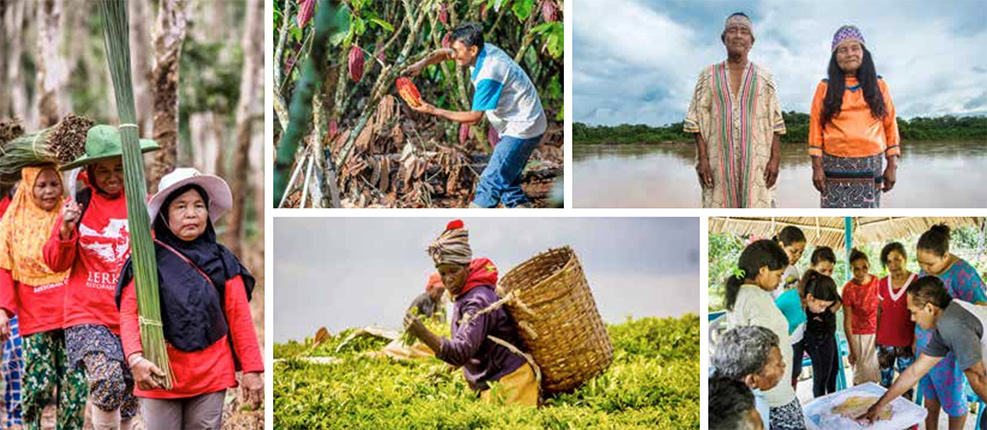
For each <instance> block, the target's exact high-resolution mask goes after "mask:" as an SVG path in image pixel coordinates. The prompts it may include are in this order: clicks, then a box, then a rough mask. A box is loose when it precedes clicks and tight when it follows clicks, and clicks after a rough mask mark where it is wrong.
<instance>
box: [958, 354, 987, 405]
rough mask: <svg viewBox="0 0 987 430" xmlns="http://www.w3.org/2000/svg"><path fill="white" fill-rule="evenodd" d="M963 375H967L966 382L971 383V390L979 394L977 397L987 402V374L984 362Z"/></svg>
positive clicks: (967, 370) (965, 371)
mask: <svg viewBox="0 0 987 430" xmlns="http://www.w3.org/2000/svg"><path fill="white" fill-rule="evenodd" d="M963 374H964V375H966V380H967V381H969V382H970V388H973V392H974V393H977V397H980V400H983V401H987V374H985V371H984V362H983V360H981V361H980V362H979V363H977V364H975V365H973V367H971V368H969V369H966V370H964V371H963Z"/></svg>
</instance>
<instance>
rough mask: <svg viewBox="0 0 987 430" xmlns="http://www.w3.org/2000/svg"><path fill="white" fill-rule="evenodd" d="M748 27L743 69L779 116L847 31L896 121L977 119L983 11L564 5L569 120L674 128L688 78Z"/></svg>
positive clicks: (623, 0) (975, 2)
mask: <svg viewBox="0 0 987 430" xmlns="http://www.w3.org/2000/svg"><path fill="white" fill-rule="evenodd" d="M737 11H742V12H745V13H747V14H748V15H750V16H751V18H752V19H753V22H754V35H755V37H756V41H755V43H754V47H753V49H752V51H751V55H750V57H751V60H753V61H754V62H756V63H757V64H759V65H761V66H764V67H766V68H767V69H768V70H769V71H770V72H771V73H772V74H773V75H774V79H775V83H776V85H777V87H778V89H779V95H778V96H779V100H780V102H781V106H782V109H783V110H785V111H790V110H796V111H799V112H806V113H808V111H809V106H810V104H811V103H812V95H813V93H814V91H815V88H816V85H817V84H818V82H819V81H820V80H821V79H822V78H825V77H826V67H827V65H828V62H829V57H830V52H831V51H830V44H831V42H832V39H833V33H835V32H836V29H838V28H839V27H840V26H841V25H844V24H852V25H856V26H858V27H859V28H860V29H861V31H862V32H863V33H864V37H865V38H866V40H867V48H868V49H869V50H870V51H871V53H872V54H873V55H874V59H875V65H876V67H877V73H878V74H880V75H882V76H883V77H884V79H885V80H886V81H887V83H888V86H889V88H890V91H891V95H892V98H893V100H894V103H895V107H896V108H897V112H898V115H899V116H900V117H903V118H912V117H915V116H939V115H945V114H954V115H964V114H981V115H983V114H987V1H984V0H937V1H927V0H893V1H892V0H874V1H840V0H823V1H790V0H785V1H781V0H762V1H757V0H745V1H729V2H727V1H720V0H712V1H703V0H575V1H574V2H573V12H572V19H573V24H574V26H573V30H572V31H573V43H572V47H571V49H572V55H573V75H574V78H573V86H572V88H573V96H574V97H573V103H572V104H573V108H572V109H573V119H574V120H575V121H577V122H584V123H589V124H610V125H615V124H622V123H628V124H650V125H665V124H669V123H673V122H679V121H682V118H683V117H684V115H685V110H686V108H687V107H688V104H689V99H690V98H691V96H692V92H693V90H694V88H695V84H696V77H697V76H698V75H699V72H700V71H701V70H702V69H703V68H704V67H707V66H709V65H710V64H713V63H716V62H720V61H722V60H723V59H725V58H726V50H725V48H724V47H723V44H722V42H720V33H721V32H722V31H723V22H724V20H725V19H726V17H727V16H729V15H730V14H731V13H733V12H737Z"/></svg>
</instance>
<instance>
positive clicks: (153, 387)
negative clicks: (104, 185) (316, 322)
mask: <svg viewBox="0 0 987 430" xmlns="http://www.w3.org/2000/svg"><path fill="white" fill-rule="evenodd" d="M158 189H159V191H158V193H157V194H155V195H153V196H152V197H151V198H150V201H149V202H148V204H147V206H148V215H149V216H150V219H151V223H152V227H153V230H154V236H155V256H156V259H157V265H158V280H159V281H158V282H159V294H160V301H161V314H162V323H163V329H164V337H165V340H166V341H167V348H168V358H169V361H170V362H171V370H172V372H173V379H172V380H173V386H172V389H171V390H167V391H166V390H164V389H162V388H161V386H160V385H158V383H157V382H156V381H155V379H154V378H152V375H155V376H156V377H163V376H164V373H163V372H162V371H161V369H159V368H158V367H157V366H155V365H154V364H153V363H151V362H150V361H149V360H147V359H145V358H144V357H143V348H142V346H141V337H140V329H139V324H138V319H139V318H140V317H139V316H138V312H137V296H136V293H135V290H134V286H133V285H134V284H133V281H132V277H133V273H132V270H131V267H130V262H128V263H127V264H125V266H124V268H123V271H122V273H121V277H120V282H119V283H118V286H117V304H118V305H119V306H120V333H121V337H122V339H123V350H124V352H125V354H126V357H127V360H128V363H129V364H130V370H131V372H133V375H134V380H135V381H136V384H137V389H136V390H135V394H136V395H137V397H139V398H140V400H141V405H142V411H143V416H144V422H145V424H146V428H147V429H149V430H153V429H177V428H197V429H198V428H210V429H218V428H219V427H220V426H221V424H222V416H223V404H224V398H225V395H226V389H228V388H232V387H235V386H237V380H236V370H241V369H242V371H243V376H242V378H241V379H242V389H243V396H244V400H245V402H246V403H248V404H250V405H251V406H253V407H255V408H256V407H258V406H259V405H260V404H261V403H262V401H263V396H264V387H263V385H264V380H263V371H264V361H263V359H262V357H261V353H260V347H259V346H258V343H257V335H256V333H255V331H254V323H253V319H252V317H251V315H250V305H249V303H248V301H249V299H250V293H251V292H252V290H253V286H254V278H253V276H251V275H250V272H248V271H247V269H246V268H245V267H243V265H241V264H240V262H239V260H237V258H236V256H234V255H233V253H231V252H230V251H229V250H228V249H226V247H224V246H222V245H220V244H219V243H217V242H216V231H215V230H214V228H213V223H214V222H215V221H216V220H217V219H219V217H220V216H221V215H223V214H224V213H225V212H226V211H228V210H229V209H230V206H231V205H232V200H233V197H232V194H231V193H230V188H229V186H228V185H227V184H226V182H225V181H223V180H222V179H221V178H219V177H217V176H212V175H204V174H202V173H199V171H197V170H195V169H192V168H179V169H176V170H175V171H174V172H171V173H169V174H168V175H165V176H164V177H163V178H161V183H160V185H159V186H158Z"/></svg>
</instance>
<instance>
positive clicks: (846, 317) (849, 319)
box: [843, 303, 857, 366]
mask: <svg viewBox="0 0 987 430" xmlns="http://www.w3.org/2000/svg"><path fill="white" fill-rule="evenodd" d="M843 333H844V334H846V344H847V346H848V347H849V348H850V355H849V356H848V357H847V360H849V361H850V365H851V366H853V365H855V364H857V356H856V355H854V353H853V351H854V348H853V307H852V306H850V304H848V303H843Z"/></svg>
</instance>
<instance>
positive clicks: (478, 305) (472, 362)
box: [435, 285, 525, 391]
mask: <svg viewBox="0 0 987 430" xmlns="http://www.w3.org/2000/svg"><path fill="white" fill-rule="evenodd" d="M498 299H499V297H497V293H495V292H494V289H493V287H491V286H489V285H480V286H477V287H475V288H473V289H471V290H469V291H467V292H466V294H462V295H460V296H459V297H457V298H456V302H455V305H454V307H453V312H452V315H453V317H452V338H451V339H442V347H441V348H439V352H438V353H437V354H435V356H436V357H438V358H439V359H441V360H442V361H445V362H446V363H449V364H451V365H453V366H463V375H464V376H466V382H467V383H469V385H470V388H472V389H473V390H474V391H483V390H486V389H487V388H489V386H488V385H487V383H488V382H491V381H497V380H500V378H502V377H504V376H505V375H507V374H510V373H511V372H514V371H515V370H517V369H518V368H519V367H521V365H523V364H524V363H525V360H524V358H523V357H521V356H518V355H517V354H514V353H513V352H511V351H509V350H508V349H507V348H504V347H503V346H501V345H498V344H496V343H494V342H493V341H491V340H490V339H487V336H488V335H492V336H494V337H497V338H500V339H503V340H505V341H507V342H508V343H510V344H512V345H514V346H516V347H518V349H520V350H522V351H524V350H525V348H524V346H523V345H524V344H523V343H522V342H521V337H520V336H519V335H518V332H517V328H515V326H514V320H513V319H511V317H510V315H508V314H507V311H506V310H505V309H504V308H503V307H501V308H500V309H497V310H495V311H493V312H490V313H487V314H483V315H480V316H477V317H474V318H473V319H472V320H470V322H469V324H466V325H464V326H460V325H459V320H460V319H462V318H463V315H465V314H467V313H470V314H476V313H477V312H478V311H480V310H481V309H484V308H486V307H487V306H489V305H490V304H491V303H493V302H496V301H497V300H498Z"/></svg>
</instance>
